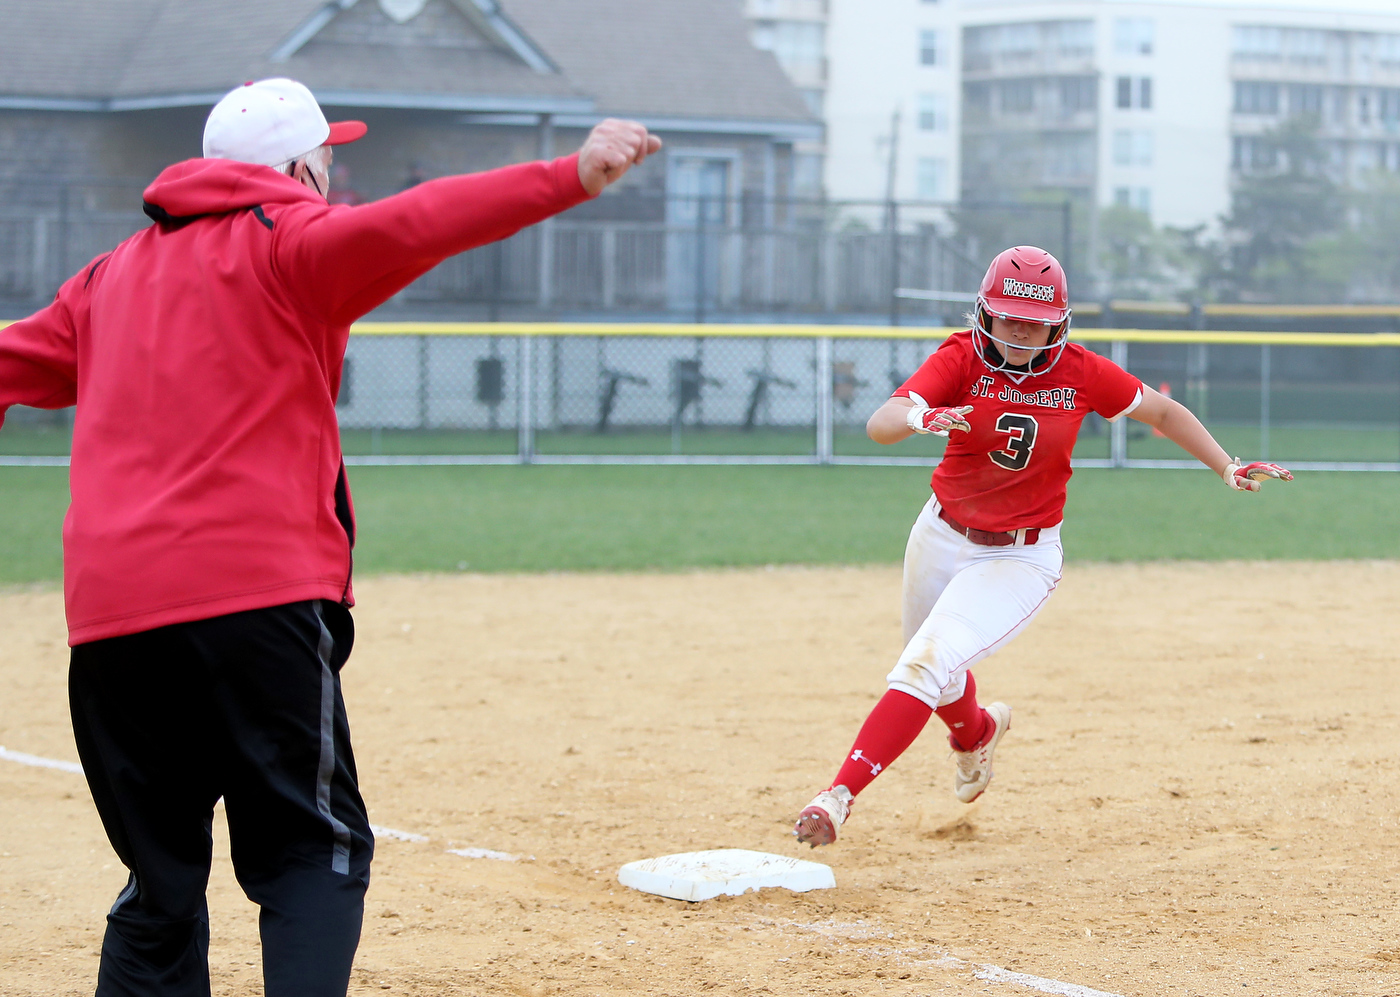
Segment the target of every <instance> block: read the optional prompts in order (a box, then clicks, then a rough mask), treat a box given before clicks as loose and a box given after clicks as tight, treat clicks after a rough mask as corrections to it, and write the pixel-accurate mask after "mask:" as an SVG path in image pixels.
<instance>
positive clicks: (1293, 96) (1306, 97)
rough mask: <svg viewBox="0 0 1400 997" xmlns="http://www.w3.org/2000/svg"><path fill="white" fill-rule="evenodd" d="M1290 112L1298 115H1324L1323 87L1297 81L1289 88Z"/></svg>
mask: <svg viewBox="0 0 1400 997" xmlns="http://www.w3.org/2000/svg"><path fill="white" fill-rule="evenodd" d="M1288 113H1289V114H1291V115H1293V116H1294V117H1295V118H1296V117H1303V116H1312V117H1318V118H1320V117H1322V87H1319V86H1312V85H1309V84H1305V83H1295V84H1293V85H1292V86H1290V87H1289V88H1288Z"/></svg>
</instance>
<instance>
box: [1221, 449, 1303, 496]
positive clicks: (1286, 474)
mask: <svg viewBox="0 0 1400 997" xmlns="http://www.w3.org/2000/svg"><path fill="white" fill-rule="evenodd" d="M1221 477H1222V478H1224V479H1225V484H1227V485H1229V486H1230V488H1232V489H1233V490H1235V491H1237V492H1257V491H1258V490H1259V482H1261V481H1268V480H1269V479H1270V478H1277V479H1278V480H1280V481H1292V480H1293V472H1292V471H1289V470H1288V469H1287V468H1286V467H1280V466H1279V465H1278V464H1270V463H1268V462H1267V461H1262V460H1256V461H1255V462H1254V463H1252V464H1241V463H1240V459H1239V458H1238V457H1236V458H1235V459H1234V460H1233V461H1231V462H1230V463H1229V464H1226V465H1225V473H1224V474H1222V475H1221Z"/></svg>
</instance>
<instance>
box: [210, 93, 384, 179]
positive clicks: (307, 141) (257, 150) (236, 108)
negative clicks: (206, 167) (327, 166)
mask: <svg viewBox="0 0 1400 997" xmlns="http://www.w3.org/2000/svg"><path fill="white" fill-rule="evenodd" d="M368 130H369V129H368V128H367V127H366V125H365V123H364V122H363V121H337V122H335V123H334V124H330V123H327V121H326V116H325V115H324V114H322V113H321V105H319V104H317V103H316V98H315V97H313V96H311V91H310V90H308V89H306V87H304V86H303V85H302V84H300V83H298V82H297V81H296V80H288V79H284V78H282V77H276V78H273V79H270V80H258V81H257V82H256V83H254V82H252V81H249V82H247V83H245V84H243V85H242V86H241V87H239V88H238V89H237V90H233V91H231V92H230V93H228V94H227V95H226V96H225V97H224V99H223V100H221V101H219V102H218V103H217V104H215V105H214V109H213V110H212V111H210V112H209V120H208V121H206V122H205V123H204V158H205V159H234V160H237V161H238V162H240V163H257V164H258V165H259V166H281V165H282V164H283V163H286V162H289V161H291V160H293V159H296V158H297V157H298V156H304V155H306V154H307V153H308V152H311V151H312V150H313V149H315V148H316V147H317V146H322V145H343V144H345V143H346V142H353V141H355V140H356V139H358V138H360V137H362V136H363V135H364V134H365V132H366V131H368Z"/></svg>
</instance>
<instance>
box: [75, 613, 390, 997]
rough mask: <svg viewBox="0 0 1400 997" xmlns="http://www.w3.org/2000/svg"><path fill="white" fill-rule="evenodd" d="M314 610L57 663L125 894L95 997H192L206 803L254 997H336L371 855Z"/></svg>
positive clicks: (202, 960) (325, 643)
mask: <svg viewBox="0 0 1400 997" xmlns="http://www.w3.org/2000/svg"><path fill="white" fill-rule="evenodd" d="M353 643H354V625H353V623H352V622H351V619H350V613H349V612H348V611H347V610H346V609H345V608H344V607H342V606H339V605H336V604H335V603H330V602H299V603H293V604H290V605H286V606H275V607H272V608H270V609H259V610H253V611H251V612H246V613H234V614H231V615H228V616H220V617H215V618H214V619H210V620H200V621H197V622H194V623H181V624H177V625H175V626H169V627H161V628H160V629H158V630H148V631H146V632H144V633H138V634H132V635H130V636H126V637H113V638H110V639H108V640H100V641H94V642H92V643H90V644H82V645H79V646H78V647H75V648H73V656H72V664H71V666H70V668H69V672H68V691H69V703H70V705H71V707H72V711H73V733H74V737H75V738H76V740H77V743H78V756H79V757H80V758H81V759H82V762H83V771H84V772H85V773H86V775H87V781H88V786H89V787H91V789H92V797H93V800H94V801H95V802H96V804H97V811H98V813H99V814H100V815H101V817H102V824H103V826H104V827H105V828H106V830H107V837H108V838H109V839H110V840H111V842H112V847H113V848H114V849H116V852H117V855H118V856H119V857H120V858H121V860H122V862H123V863H124V864H125V865H126V867H127V868H128V869H130V870H131V878H130V881H129V882H128V883H127V886H126V889H124V890H123V891H122V892H121V895H120V896H118V897H117V901H116V903H115V904H114V905H113V906H112V911H111V913H110V914H109V915H108V916H107V933H106V937H105V938H104V939H103V942H102V964H101V968H100V969H99V971H98V982H97V997H207V995H208V994H209V963H208V952H209V913H208V909H207V907H206V906H205V900H204V893H205V887H206V886H207V884H208V881H209V864H210V858H211V848H212V845H211V830H210V829H211V826H212V822H213V816H214V804H215V803H216V802H217V801H218V799H219V797H221V796H222V797H223V799H224V807H225V809H226V811H227V814H228V825H229V839H230V843H231V848H232V854H233V867H234V873H235V874H236V875H237V877H238V882H239V884H240V885H241V886H242V887H243V890H244V892H245V893H247V895H248V898H249V899H250V900H252V901H253V902H254V903H257V904H259V905H260V906H261V907H262V912H261V918H260V921H259V928H260V931H261V934H262V945H263V979H264V983H265V988H266V997H344V995H345V991H346V988H347V986H348V985H349V979H350V965H351V962H352V960H353V959H354V955H355V947H356V946H357V945H358V944H359V939H360V921H361V918H362V916H363V913H364V894H365V888H366V887H367V886H368V885H369V865H370V858H371V856H372V854H373V851H374V839H373V836H372V834H371V833H370V829H369V819H368V817H367V815H366V813H365V805H364V801H363V800H361V799H360V791H359V787H358V785H357V783H356V774H355V760H354V757H353V755H352V754H351V751H350V730H349V727H348V725H347V722H346V718H345V703H344V701H343V700H342V698H341V694H340V667H341V666H342V665H343V664H344V663H345V659H346V658H347V657H349V654H350V647H351V645H352V644H353Z"/></svg>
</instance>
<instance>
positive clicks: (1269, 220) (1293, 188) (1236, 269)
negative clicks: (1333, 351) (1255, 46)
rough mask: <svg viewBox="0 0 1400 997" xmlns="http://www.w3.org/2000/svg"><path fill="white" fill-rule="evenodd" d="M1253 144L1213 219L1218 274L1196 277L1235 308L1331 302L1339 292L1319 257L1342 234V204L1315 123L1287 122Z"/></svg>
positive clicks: (1340, 191)
mask: <svg viewBox="0 0 1400 997" xmlns="http://www.w3.org/2000/svg"><path fill="white" fill-rule="evenodd" d="M1255 141H1256V144H1255V146H1254V147H1253V149H1252V156H1251V162H1248V163H1241V164H1239V166H1240V169H1241V174H1242V175H1241V177H1240V180H1239V182H1238V183H1237V184H1236V186H1235V190H1234V194H1233V197H1232V198H1231V205H1230V214H1229V215H1228V216H1226V217H1225V218H1223V219H1221V223H1222V229H1223V234H1224V238H1223V246H1222V248H1221V252H1220V255H1219V258H1218V266H1216V267H1207V268H1206V271H1205V272H1204V273H1203V274H1202V276H1203V277H1206V278H1207V279H1208V280H1210V281H1211V283H1212V284H1213V285H1214V286H1211V287H1207V288H1204V290H1207V291H1208V292H1211V293H1210V296H1212V297H1222V298H1233V299H1236V300H1239V299H1256V300H1268V301H1300V300H1337V298H1338V297H1339V296H1341V295H1342V294H1344V293H1345V291H1346V286H1345V284H1342V285H1339V284H1338V283H1337V279H1336V275H1335V274H1334V273H1329V270H1330V269H1331V268H1329V267H1326V266H1320V265H1319V264H1320V258H1319V250H1320V249H1322V248H1323V247H1325V246H1326V245H1327V244H1328V240H1335V239H1336V238H1337V237H1338V236H1339V235H1340V234H1341V233H1342V232H1343V231H1344V229H1345V225H1346V220H1347V210H1346V209H1347V198H1346V195H1345V192H1344V190H1343V188H1342V187H1341V185H1340V184H1339V183H1338V182H1337V181H1336V180H1335V179H1334V178H1333V177H1332V175H1331V173H1330V170H1329V163H1328V157H1327V150H1326V149H1325V148H1324V147H1323V145H1322V143H1321V142H1319V141H1318V138H1317V122H1316V121H1315V120H1312V119H1308V118H1290V119H1289V120H1287V121H1285V122H1284V123H1283V124H1281V125H1279V126H1278V127H1277V128H1276V129H1274V130H1273V131H1271V132H1269V133H1267V134H1265V135H1263V136H1261V137H1260V138H1259V139H1256V140H1255Z"/></svg>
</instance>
